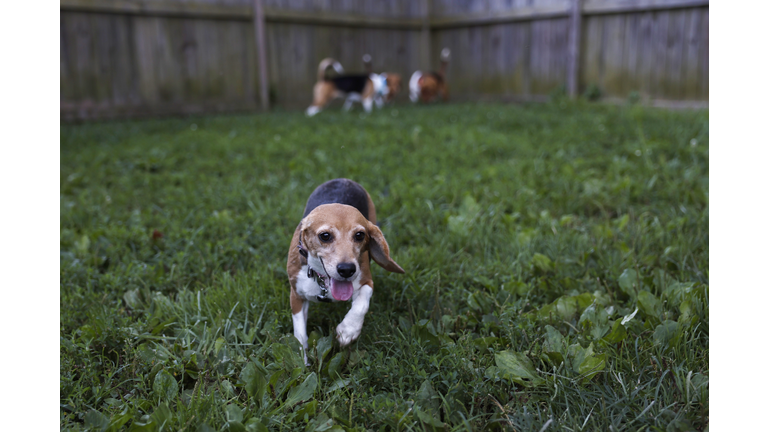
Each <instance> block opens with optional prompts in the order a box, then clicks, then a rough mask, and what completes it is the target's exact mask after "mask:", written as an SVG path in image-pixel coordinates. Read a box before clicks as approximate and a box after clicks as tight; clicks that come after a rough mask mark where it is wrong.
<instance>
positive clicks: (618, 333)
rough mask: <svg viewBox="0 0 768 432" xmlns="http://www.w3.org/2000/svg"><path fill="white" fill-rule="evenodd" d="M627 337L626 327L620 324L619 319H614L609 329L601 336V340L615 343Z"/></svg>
mask: <svg viewBox="0 0 768 432" xmlns="http://www.w3.org/2000/svg"><path fill="white" fill-rule="evenodd" d="M626 337H627V329H626V328H625V327H624V326H623V325H622V324H621V321H619V320H616V321H615V322H614V323H613V327H612V328H611V331H610V332H609V333H608V334H607V335H605V337H603V341H605V342H607V343H610V344H615V343H619V342H621V341H623V340H624V339H625V338H626Z"/></svg>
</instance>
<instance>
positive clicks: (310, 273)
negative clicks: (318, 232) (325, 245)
mask: <svg viewBox="0 0 768 432" xmlns="http://www.w3.org/2000/svg"><path fill="white" fill-rule="evenodd" d="M296 247H297V248H298V249H299V254H301V256H303V257H304V258H305V259H306V260H307V277H308V278H310V279H314V280H315V282H316V283H317V285H318V286H319V287H320V295H318V296H317V301H320V302H325V303H330V302H332V301H333V300H331V299H330V297H328V284H327V283H326V282H325V278H324V277H322V276H320V274H319V273H318V272H316V271H315V270H314V269H313V268H312V267H311V266H310V265H309V252H307V249H305V248H304V244H303V243H302V242H301V234H299V244H298V245H296ZM320 263H321V264H322V263H323V259H322V258H320ZM322 265H323V269H325V264H322ZM325 274H328V272H327V271H326V272H325Z"/></svg>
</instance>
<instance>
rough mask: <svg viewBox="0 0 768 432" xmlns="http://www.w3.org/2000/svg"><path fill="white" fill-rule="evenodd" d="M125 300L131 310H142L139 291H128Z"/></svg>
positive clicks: (124, 296)
mask: <svg viewBox="0 0 768 432" xmlns="http://www.w3.org/2000/svg"><path fill="white" fill-rule="evenodd" d="M123 300H125V304H126V305H128V307H129V308H131V309H141V306H142V304H141V297H139V289H138V288H136V289H132V290H128V291H126V292H125V294H123Z"/></svg>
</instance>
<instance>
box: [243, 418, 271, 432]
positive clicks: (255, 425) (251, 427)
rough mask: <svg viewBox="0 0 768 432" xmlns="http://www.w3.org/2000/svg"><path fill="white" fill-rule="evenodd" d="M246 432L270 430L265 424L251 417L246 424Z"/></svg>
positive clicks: (266, 431)
mask: <svg viewBox="0 0 768 432" xmlns="http://www.w3.org/2000/svg"><path fill="white" fill-rule="evenodd" d="M245 430H246V431H247V432H269V429H267V427H266V426H264V423H262V422H261V421H260V420H259V419H257V418H256V417H251V418H250V419H248V421H247V422H246V423H245Z"/></svg>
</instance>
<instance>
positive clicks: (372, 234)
mask: <svg viewBox="0 0 768 432" xmlns="http://www.w3.org/2000/svg"><path fill="white" fill-rule="evenodd" d="M371 258H373V260H374V261H376V263H378V264H379V265H380V266H382V267H384V269H386V270H388V271H391V272H395V273H404V271H403V269H402V268H401V267H400V266H399V265H397V263H396V262H394V261H393V260H392V259H391V258H390V257H389V245H387V241H386V240H385V239H384V235H383V234H382V233H381V230H380V229H379V227H377V226H376V207H374V205H373V201H371V196H370V195H368V192H366V190H365V189H363V187H362V186H360V185H359V184H357V183H355V182H353V181H352V180H347V179H336V180H330V181H328V182H325V183H323V184H321V185H320V186H318V187H317V189H315V191H314V192H312V195H310V196H309V199H308V200H307V205H306V207H305V208H304V218H303V219H302V220H301V222H299V225H298V226H297V227H296V231H294V233H293V239H292V240H291V247H290V250H289V251H288V265H287V270H288V280H289V281H290V283H291V313H292V314H293V335H294V336H296V339H298V340H299V342H301V345H302V346H303V347H304V362H305V363H306V361H307V354H306V350H307V313H308V311H309V303H310V302H312V303H314V302H338V301H348V300H350V299H352V307H351V308H350V309H349V312H347V315H346V316H345V317H344V319H343V320H342V321H341V323H340V324H339V325H338V326H337V327H336V339H337V340H338V341H339V343H340V344H341V346H342V347H343V346H347V345H349V344H350V343H352V342H353V341H354V340H356V339H357V338H358V337H359V336H360V332H361V331H362V329H363V320H364V319H365V314H366V312H368V305H369V303H370V301H371V295H373V280H372V279H371V267H370V266H371V263H370V259H371Z"/></svg>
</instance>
